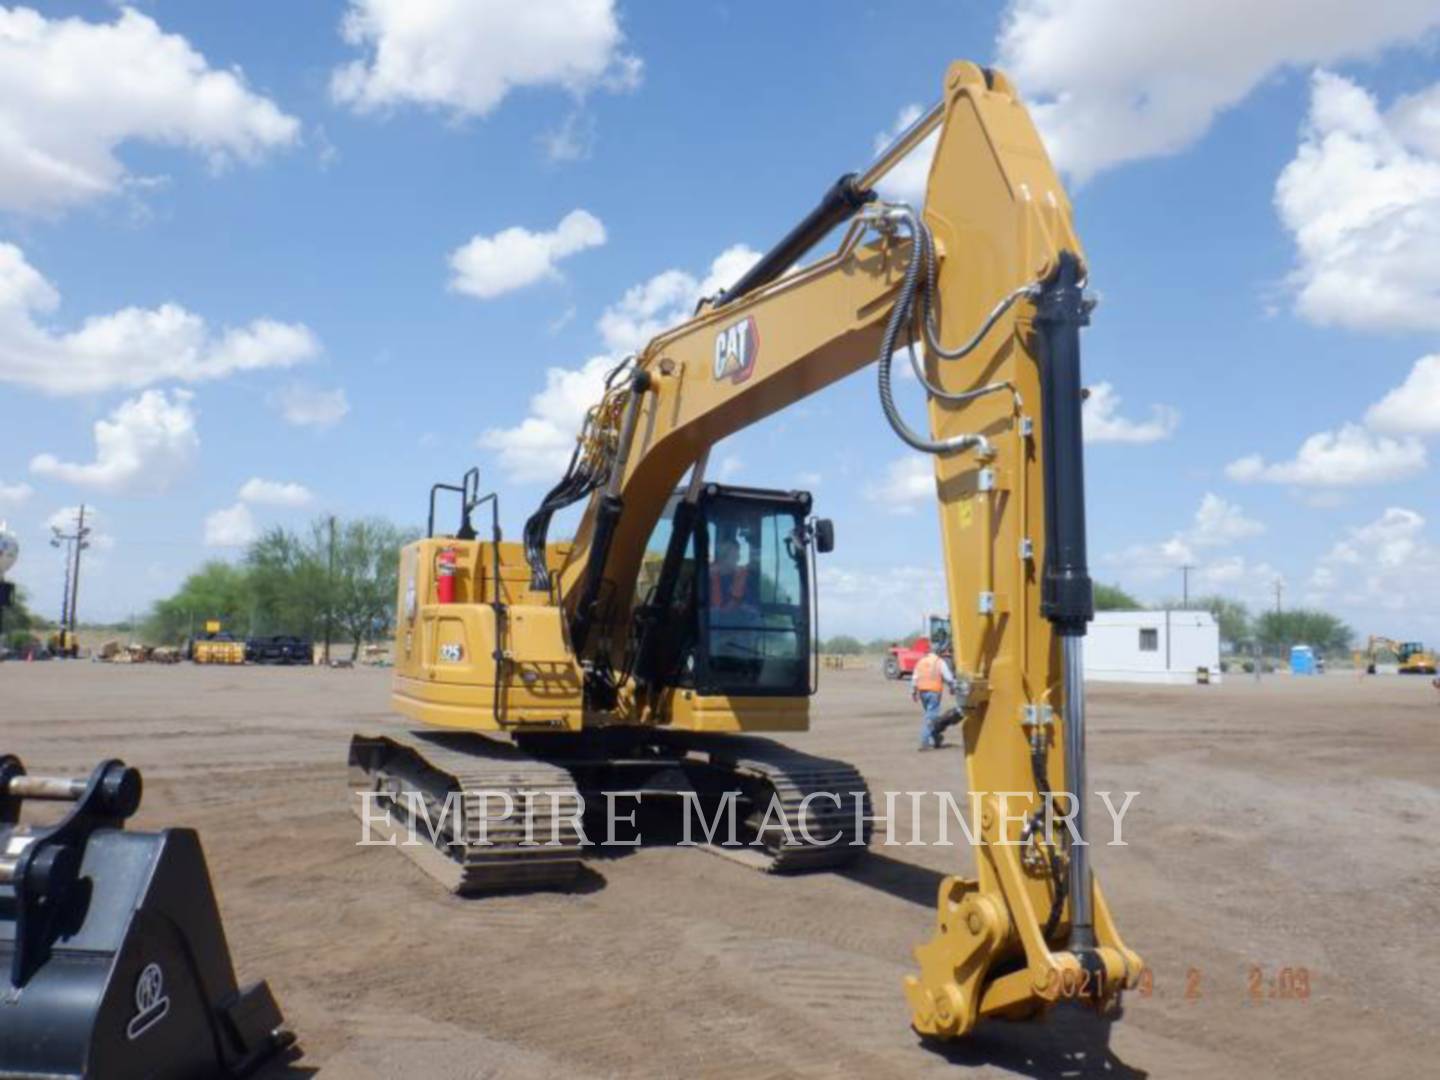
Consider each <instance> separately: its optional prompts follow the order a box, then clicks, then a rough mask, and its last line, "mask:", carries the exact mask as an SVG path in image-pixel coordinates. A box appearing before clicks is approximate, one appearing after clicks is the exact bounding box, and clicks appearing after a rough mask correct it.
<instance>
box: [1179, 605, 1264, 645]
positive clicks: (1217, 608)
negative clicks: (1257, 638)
mask: <svg viewBox="0 0 1440 1080" xmlns="http://www.w3.org/2000/svg"><path fill="white" fill-rule="evenodd" d="M1190 606H1191V607H1197V608H1200V609H1202V610H1204V611H1208V612H1210V614H1211V615H1214V616H1215V622H1216V624H1217V625H1218V626H1219V627H1220V640H1221V642H1222V643H1224V644H1226V645H1229V646H1230V648H1231V650H1234V651H1238V650H1239V649H1241V648H1242V647H1243V646H1245V645H1246V644H1247V643H1248V642H1249V641H1250V636H1251V633H1252V627H1251V625H1250V609H1249V608H1247V607H1246V606H1245V605H1244V604H1242V603H1241V602H1240V601H1239V600H1231V599H1230V598H1229V597H1225V596H1202V597H1200V598H1199V599H1197V600H1194V601H1192V603H1191V605H1190Z"/></svg>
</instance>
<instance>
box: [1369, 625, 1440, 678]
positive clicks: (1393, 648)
mask: <svg viewBox="0 0 1440 1080" xmlns="http://www.w3.org/2000/svg"><path fill="white" fill-rule="evenodd" d="M1386 654H1389V655H1391V656H1393V657H1395V663H1396V669H1397V670H1398V671H1399V673H1400V674H1401V675H1434V674H1435V673H1436V671H1437V670H1440V668H1437V659H1436V656H1435V654H1434V653H1433V652H1431V651H1430V650H1429V649H1427V648H1425V645H1424V643H1423V642H1419V641H1396V640H1394V639H1393V638H1388V637H1381V636H1380V635H1378V634H1372V635H1371V636H1370V638H1369V639H1368V640H1367V641H1366V642H1365V650H1364V651H1363V652H1356V654H1355V666H1356V667H1359V666H1360V665H1361V664H1364V665H1365V671H1366V673H1367V674H1370V675H1374V674H1375V672H1376V670H1377V664H1378V663H1379V660H1380V657H1382V656H1384V655H1386Z"/></svg>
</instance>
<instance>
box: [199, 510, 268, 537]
mask: <svg viewBox="0 0 1440 1080" xmlns="http://www.w3.org/2000/svg"><path fill="white" fill-rule="evenodd" d="M257 535H259V534H258V531H257V530H256V528H255V516H254V515H253V514H251V513H250V507H248V506H247V505H245V503H243V502H238V503H236V504H235V505H234V506H227V507H225V508H224V509H223V510H216V511H215V512H214V513H211V514H207V515H206V517H205V546H206V547H244V546H245V545H246V544H249V543H250V542H251V541H253V540H254V539H255V537H256V536H257Z"/></svg>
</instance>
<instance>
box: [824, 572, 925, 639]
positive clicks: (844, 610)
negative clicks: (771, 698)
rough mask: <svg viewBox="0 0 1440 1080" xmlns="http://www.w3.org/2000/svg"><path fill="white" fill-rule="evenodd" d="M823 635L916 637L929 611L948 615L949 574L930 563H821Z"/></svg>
mask: <svg viewBox="0 0 1440 1080" xmlns="http://www.w3.org/2000/svg"><path fill="white" fill-rule="evenodd" d="M819 594H820V621H821V634H822V636H824V637H829V636H831V635H833V634H853V635H854V636H855V637H858V638H860V639H861V640H862V641H869V640H872V639H874V638H876V637H880V636H883V635H887V634H889V635H893V636H894V637H895V638H896V639H897V640H898V639H899V638H901V637H902V636H904V635H909V634H913V633H914V632H915V631H916V630H917V628H918V624H919V623H920V620H921V616H922V614H923V613H925V612H932V611H933V612H944V611H945V610H946V609H947V608H948V607H949V601H948V599H947V598H946V595H945V573H944V571H943V570H942V568H941V566H940V564H939V562H938V561H936V562H933V563H931V564H930V565H916V564H901V565H897V566H842V565H839V564H836V563H834V562H832V561H831V560H829V559H822V560H821V561H820V582H819Z"/></svg>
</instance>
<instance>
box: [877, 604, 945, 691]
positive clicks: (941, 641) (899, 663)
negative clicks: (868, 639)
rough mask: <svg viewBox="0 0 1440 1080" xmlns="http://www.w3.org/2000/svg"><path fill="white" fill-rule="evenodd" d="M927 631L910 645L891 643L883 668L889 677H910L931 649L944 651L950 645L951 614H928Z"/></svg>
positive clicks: (926, 619)
mask: <svg viewBox="0 0 1440 1080" xmlns="http://www.w3.org/2000/svg"><path fill="white" fill-rule="evenodd" d="M925 622H926V633H925V636H923V637H917V638H916V639H915V640H914V641H912V642H911V643H910V644H909V645H899V644H896V645H891V646H890V648H889V650H888V651H887V652H886V653H885V662H884V664H882V665H881V670H882V671H883V672H884V673H885V678H887V679H908V678H909V677H910V676H911V675H912V674H914V672H915V665H916V664H918V663H919V662H920V658H921V657H922V656H924V655H925V654H926V653H929V652H931V651H936V652H939V651H943V650H944V649H946V648H948V647H949V645H950V616H948V615H927V616H926V617H925Z"/></svg>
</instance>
